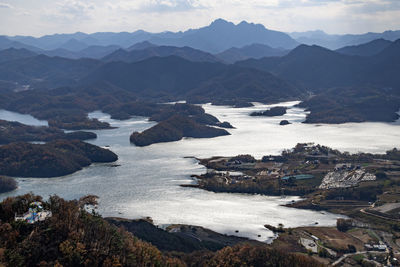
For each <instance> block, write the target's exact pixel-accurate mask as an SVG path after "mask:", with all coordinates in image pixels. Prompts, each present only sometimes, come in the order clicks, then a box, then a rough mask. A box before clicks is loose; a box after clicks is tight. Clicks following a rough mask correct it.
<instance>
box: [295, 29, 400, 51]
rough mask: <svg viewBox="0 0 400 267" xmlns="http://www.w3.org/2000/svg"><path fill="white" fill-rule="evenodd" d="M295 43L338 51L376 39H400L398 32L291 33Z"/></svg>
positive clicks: (318, 31)
mask: <svg viewBox="0 0 400 267" xmlns="http://www.w3.org/2000/svg"><path fill="white" fill-rule="evenodd" d="M289 35H290V36H291V37H292V38H293V39H295V40H296V41H297V42H299V43H302V44H306V45H318V46H323V47H326V48H329V49H339V48H341V47H344V46H353V45H360V44H364V43H368V42H371V41H373V40H376V39H385V40H389V41H395V40H397V39H400V30H398V31H385V32H382V33H375V32H369V33H365V34H343V35H340V34H327V33H325V32H323V31H321V30H316V31H307V32H293V33H290V34H289Z"/></svg>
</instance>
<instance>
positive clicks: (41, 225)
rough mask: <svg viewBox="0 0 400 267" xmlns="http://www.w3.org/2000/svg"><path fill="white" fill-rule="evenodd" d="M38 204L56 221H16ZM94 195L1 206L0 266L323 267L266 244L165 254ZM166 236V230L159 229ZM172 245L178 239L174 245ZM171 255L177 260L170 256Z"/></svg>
mask: <svg viewBox="0 0 400 267" xmlns="http://www.w3.org/2000/svg"><path fill="white" fill-rule="evenodd" d="M34 201H41V202H42V205H43V208H44V209H46V210H49V211H51V212H52V216H51V217H50V218H47V219H46V220H44V221H41V222H37V223H35V224H28V223H26V222H23V221H19V222H16V221H14V216H15V214H22V213H24V212H26V211H27V210H28V208H29V204H30V203H32V202H34ZM96 204H97V199H96V197H95V196H86V197H82V198H81V199H79V200H70V201H67V200H64V199H62V198H60V197H58V196H51V197H50V198H49V199H48V200H47V201H44V200H43V199H42V198H41V197H40V196H35V195H32V194H27V195H23V196H18V197H13V198H6V199H5V200H3V202H1V203H0V251H1V253H0V264H1V265H6V266H18V267H19V266H74V267H75V266H78V267H79V266H105V267H109V266H110V267H111V266H132V267H133V266H135V267H136V266H160V267H161V266H175V267H180V266H215V267H217V266H219V267H221V266H227V267H228V266H237V267H239V266H292V267H314V266H315V267H317V266H318V267H319V266H322V265H321V264H319V263H317V262H316V261H315V260H313V259H312V258H311V257H308V256H306V255H298V254H288V253H286V252H283V251H280V250H275V249H271V248H269V247H268V246H267V245H259V246H253V245H249V244H247V245H246V244H239V245H236V246H234V247H225V248H223V249H221V250H218V251H216V252H212V251H208V250H201V251H196V252H193V253H190V254H188V253H182V252H175V253H171V252H170V253H168V254H163V253H162V252H161V251H160V250H159V249H158V248H156V247H155V246H153V245H151V244H150V243H147V242H144V241H142V240H140V239H138V238H137V237H135V236H134V235H132V234H131V233H129V232H127V231H126V230H125V229H124V228H122V227H120V228H117V227H116V226H114V225H111V224H109V223H108V222H107V221H106V220H104V219H103V218H102V217H101V216H99V215H98V214H97V213H96V212H94V211H92V213H89V212H87V210H90V209H91V208H93V207H94V206H95V205H96ZM160 231H163V230H160ZM170 241H171V242H174V240H172V239H171V240H170ZM171 255H175V257H174V256H171Z"/></svg>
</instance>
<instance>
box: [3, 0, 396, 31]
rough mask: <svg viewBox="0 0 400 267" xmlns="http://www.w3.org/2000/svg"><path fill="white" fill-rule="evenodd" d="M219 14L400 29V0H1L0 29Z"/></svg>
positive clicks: (271, 23) (78, 27) (135, 23)
mask: <svg viewBox="0 0 400 267" xmlns="http://www.w3.org/2000/svg"><path fill="white" fill-rule="evenodd" d="M217 18H223V19H225V20H229V21H232V22H234V23H239V22H241V21H243V20H245V21H247V22H253V23H261V24H263V25H264V26H265V27H267V28H268V29H273V30H279V31H284V32H294V31H308V30H316V29H320V30H323V31H325V32H327V33H331V34H333V33H338V34H343V33H365V32H382V31H385V30H400V0H229V1H228V0H0V34H1V35H10V36H14V35H30V36H42V35H45V34H53V33H73V32H77V31H81V32H86V33H92V32H104V31H112V32H121V31H128V32H133V31H136V30H139V29H142V30H146V31H150V32H162V31H167V30H168V31H181V30H187V29H189V28H199V27H203V26H206V25H208V24H210V23H211V22H212V21H213V20H215V19H217Z"/></svg>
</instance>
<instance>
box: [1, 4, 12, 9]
mask: <svg viewBox="0 0 400 267" xmlns="http://www.w3.org/2000/svg"><path fill="white" fill-rule="evenodd" d="M0 8H13V6H12V5H10V4H8V3H0Z"/></svg>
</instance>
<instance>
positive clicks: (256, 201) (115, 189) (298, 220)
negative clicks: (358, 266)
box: [0, 102, 400, 241]
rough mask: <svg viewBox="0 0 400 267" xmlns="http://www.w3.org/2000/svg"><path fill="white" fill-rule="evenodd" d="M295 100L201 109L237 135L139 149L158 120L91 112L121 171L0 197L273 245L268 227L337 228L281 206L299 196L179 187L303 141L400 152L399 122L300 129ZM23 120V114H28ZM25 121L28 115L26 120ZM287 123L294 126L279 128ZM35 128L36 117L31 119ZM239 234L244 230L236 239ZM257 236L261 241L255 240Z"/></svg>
mask: <svg viewBox="0 0 400 267" xmlns="http://www.w3.org/2000/svg"><path fill="white" fill-rule="evenodd" d="M297 103H298V102H285V103H280V104H277V105H261V104H256V106H255V107H250V108H231V107H226V106H212V105H209V104H207V105H203V107H204V108H205V110H206V112H208V113H210V114H212V115H214V116H216V117H218V118H219V119H220V120H221V121H228V122H230V123H231V124H232V125H233V126H235V127H236V129H229V132H230V133H231V135H230V136H222V137H217V138H212V139H192V138H186V139H184V140H181V141H178V142H171V143H161V144H154V145H151V146H148V147H136V146H134V145H131V144H130V143H129V135H130V134H131V133H132V132H133V131H143V130H144V129H147V128H149V127H151V126H153V125H154V124H155V123H154V122H149V121H148V120H147V119H146V118H144V117H133V118H131V119H129V120H126V121H117V120H112V119H110V117H109V116H108V115H107V114H103V113H101V112H93V113H91V114H90V116H91V117H96V118H99V119H100V120H102V121H107V122H110V123H111V124H112V125H113V126H117V127H119V128H117V129H112V130H101V131H94V132H96V134H97V135H98V138H97V139H96V140H93V141H91V143H93V144H96V145H99V146H104V147H105V146H109V147H110V149H111V150H112V151H114V152H115V153H117V154H118V156H119V160H118V162H117V164H119V165H121V166H119V167H112V164H93V165H91V166H90V167H87V168H85V169H83V170H82V171H79V172H77V173H75V174H72V175H68V176H65V177H58V178H49V179H46V178H40V179H32V178H17V180H18V181H19V188H18V189H17V190H15V191H13V192H9V193H6V194H1V195H0V198H4V197H6V196H15V195H20V194H23V193H27V192H31V191H32V192H34V193H35V194H39V195H42V196H45V197H46V196H49V195H52V194H57V195H59V196H61V197H64V198H67V199H74V198H79V197H81V196H83V195H86V194H95V195H98V196H99V197H100V199H99V212H100V213H101V214H102V215H103V216H118V217H125V218H141V217H146V216H149V217H151V218H152V219H153V220H154V222H155V224H157V225H160V226H165V225H168V224H174V223H179V224H192V225H199V226H203V227H206V228H209V229H211V230H214V231H217V232H220V233H226V234H235V235H239V236H245V237H249V238H252V239H257V240H260V241H268V240H270V238H271V237H273V234H272V232H270V231H269V230H267V229H265V228H264V227H263V225H264V224H271V225H278V224H279V223H282V224H284V226H286V227H296V226H306V225H315V222H318V225H319V226H328V225H334V224H335V223H336V219H337V218H338V217H339V216H338V215H335V214H330V213H326V212H323V213H321V212H314V211H307V210H298V209H292V208H286V207H282V206H281V205H282V204H285V203H288V202H290V201H292V200H298V199H299V198H297V197H287V198H280V197H268V196H260V195H245V194H228V193H213V192H207V191H204V190H200V189H195V188H183V187H180V186H179V185H180V184H189V183H194V181H193V180H192V179H191V178H190V175H192V174H201V173H204V172H205V168H204V167H203V166H201V165H199V164H198V163H197V161H196V160H195V159H193V158H188V157H193V156H194V157H210V156H218V155H219V156H233V155H237V154H244V153H246V154H252V155H254V156H256V157H258V158H260V157H262V156H263V155H269V154H277V153H280V152H281V151H282V150H283V149H288V148H292V147H293V146H295V145H296V144H297V143H298V142H315V143H320V144H322V145H327V146H331V147H333V148H336V149H339V150H341V151H350V152H358V151H365V152H374V153H383V152H385V151H386V150H388V149H391V148H393V147H400V125H399V124H398V123H346V124H341V125H323V124H321V125H310V124H302V123H301V122H302V121H303V120H304V118H305V116H306V112H305V111H304V110H303V109H300V108H295V107H293V106H294V105H295V104H297ZM271 106H287V107H289V109H288V113H287V114H286V115H284V116H281V117H273V118H270V117H251V116H249V113H251V112H253V111H260V110H265V109H268V108H270V107H271ZM19 116H21V115H20V114H16V113H11V115H10V113H4V112H0V118H1V119H12V120H18V118H19ZM23 116H26V115H23ZM25 119H26V117H25ZM282 119H286V120H288V121H290V122H291V123H292V124H290V125H286V126H280V125H279V122H280V120H282ZM30 120H32V121H31V123H35V121H34V120H35V119H34V118H30ZM235 231H239V232H238V233H236V232H235ZM258 235H260V236H261V237H258Z"/></svg>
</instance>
